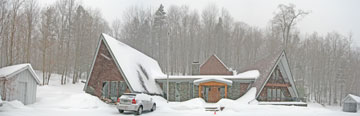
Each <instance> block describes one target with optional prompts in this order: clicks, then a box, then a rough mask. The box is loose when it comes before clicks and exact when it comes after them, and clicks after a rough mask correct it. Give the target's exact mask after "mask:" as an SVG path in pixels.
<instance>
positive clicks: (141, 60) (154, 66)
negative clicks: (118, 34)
mask: <svg viewBox="0 0 360 116" xmlns="http://www.w3.org/2000/svg"><path fill="white" fill-rule="evenodd" d="M102 35H103V37H104V40H105V42H106V43H107V45H108V46H109V47H110V51H111V52H112V53H113V55H114V57H115V58H114V59H115V60H116V61H117V63H118V64H119V65H120V68H121V70H122V71H123V73H124V75H125V78H126V79H127V81H128V82H129V84H130V86H131V88H132V89H133V90H134V91H135V92H146V93H157V94H161V93H162V92H161V88H160V87H159V86H158V85H157V84H156V83H155V80H154V77H158V76H163V75H164V73H162V71H161V69H160V66H159V64H158V62H157V61H156V60H154V59H152V58H150V57H149V56H147V55H145V54H143V53H141V52H139V51H137V50H136V49H134V48H132V47H130V46H128V45H126V44H124V43H122V42H120V41H118V40H116V39H114V38H112V37H110V36H109V35H107V34H102Z"/></svg>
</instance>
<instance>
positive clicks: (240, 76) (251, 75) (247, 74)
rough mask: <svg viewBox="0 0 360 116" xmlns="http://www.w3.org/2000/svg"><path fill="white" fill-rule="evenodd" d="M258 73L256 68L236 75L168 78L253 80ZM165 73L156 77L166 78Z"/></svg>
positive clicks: (173, 76) (175, 76) (176, 76)
mask: <svg viewBox="0 0 360 116" xmlns="http://www.w3.org/2000/svg"><path fill="white" fill-rule="evenodd" d="M259 75H260V73H259V71H258V70H250V71H246V72H243V73H239V74H237V75H170V76H169V78H170V79H188V78H193V79H199V78H225V79H250V80H255V79H256V78H258V77H259ZM166 78H167V77H166V75H163V76H159V77H157V79H166Z"/></svg>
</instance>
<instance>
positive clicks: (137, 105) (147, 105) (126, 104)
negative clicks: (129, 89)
mask: <svg viewBox="0 0 360 116" xmlns="http://www.w3.org/2000/svg"><path fill="white" fill-rule="evenodd" d="M116 108H117V109H118V110H119V112H120V113H123V112H124V111H134V112H135V113H136V114H137V115H140V114H142V112H143V111H155V110H156V103H155V102H154V101H153V99H152V98H151V96H149V95H147V94H143V93H125V94H124V95H122V96H121V97H120V98H118V100H117V104H116Z"/></svg>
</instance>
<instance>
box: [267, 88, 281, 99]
mask: <svg viewBox="0 0 360 116" xmlns="http://www.w3.org/2000/svg"><path fill="white" fill-rule="evenodd" d="M284 99H285V96H284V93H283V91H282V90H281V89H279V88H276V89H274V88H268V89H267V100H270V101H281V100H284Z"/></svg>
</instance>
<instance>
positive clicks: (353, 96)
mask: <svg viewBox="0 0 360 116" xmlns="http://www.w3.org/2000/svg"><path fill="white" fill-rule="evenodd" d="M349 96H350V97H351V98H352V99H354V100H355V101H356V102H357V103H360V97H359V96H356V95H353V94H349Z"/></svg>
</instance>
